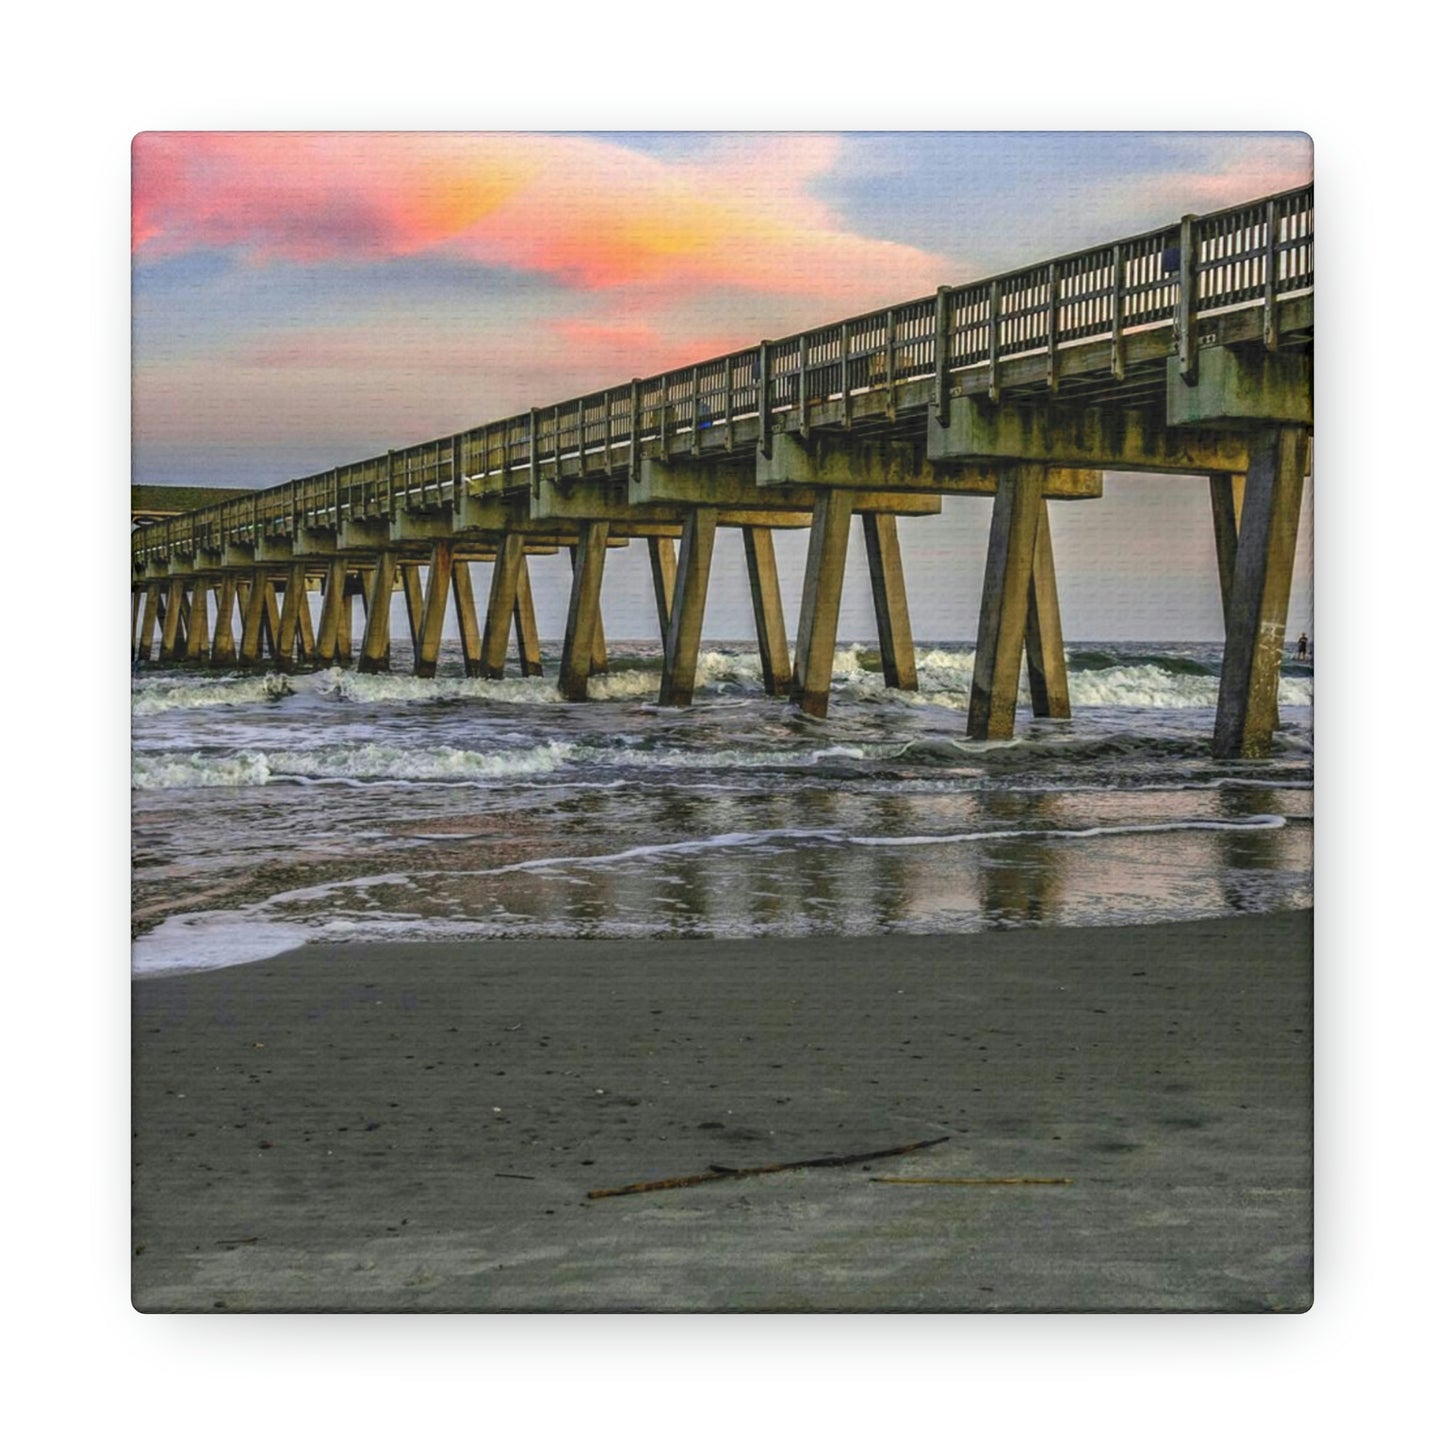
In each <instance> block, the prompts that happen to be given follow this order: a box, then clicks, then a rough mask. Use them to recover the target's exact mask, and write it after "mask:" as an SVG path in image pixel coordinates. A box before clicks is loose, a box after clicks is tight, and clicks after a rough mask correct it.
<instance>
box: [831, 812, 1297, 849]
mask: <svg viewBox="0 0 1445 1445" xmlns="http://www.w3.org/2000/svg"><path fill="white" fill-rule="evenodd" d="M1284 826H1285V819H1283V818H1281V817H1280V816H1279V815H1278V814H1277V813H1260V814H1257V815H1256V816H1255V817H1252V818H1230V819H1227V820H1226V819H1221V818H1182V819H1177V820H1174V821H1171V822H1168V823H1115V824H1100V825H1098V826H1097V827H1094V828H999V829H994V830H991V831H988V830H986V831H983V832H979V833H942V834H936V833H927V834H922V835H919V836H917V837H903V838H864V837H853V836H850V837H848V838H847V839H846V840H845V841H846V842H848V843H852V844H855V845H856V846H857V847H860V848H927V847H937V846H939V845H941V844H948V843H982V842H986V841H993V840H995V839H1007V838H1104V837H1114V836H1122V835H1127V834H1133V833H1251V832H1257V831H1259V830H1261V829H1272V828H1283V827H1284Z"/></svg>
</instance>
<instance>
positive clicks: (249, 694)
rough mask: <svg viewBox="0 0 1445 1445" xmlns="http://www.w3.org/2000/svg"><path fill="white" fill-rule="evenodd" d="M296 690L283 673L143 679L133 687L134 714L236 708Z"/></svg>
mask: <svg viewBox="0 0 1445 1445" xmlns="http://www.w3.org/2000/svg"><path fill="white" fill-rule="evenodd" d="M292 691H293V689H292V686H291V684H290V682H289V681H288V680H287V679H286V678H285V677H283V676H281V674H280V673H265V674H262V675H260V676H256V677H231V676H227V677H194V678H185V679H182V680H177V679H175V678H171V677H165V678H141V679H137V681H136V684H135V685H134V686H133V687H132V689H131V705H130V706H131V713H132V715H133V716H135V717H149V716H152V715H153V714H155V713H162V712H171V711H173V710H174V709H176V708H191V707H234V706H237V705H239V704H244V703H257V702H271V701H275V700H276V699H279V698H283V697H287V696H289V695H290V694H291V692H292Z"/></svg>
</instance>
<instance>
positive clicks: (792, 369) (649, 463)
mask: <svg viewBox="0 0 1445 1445" xmlns="http://www.w3.org/2000/svg"><path fill="white" fill-rule="evenodd" d="M1313 258H1314V193H1313V187H1304V188H1302V189H1299V190H1293V191H1288V192H1284V193H1281V194H1279V195H1275V196H1270V197H1265V198H1263V199H1260V200H1257V201H1252V202H1250V203H1249V204H1247V205H1243V206H1236V207H1232V208H1230V209H1227V210H1223V211H1219V212H1216V213H1213V214H1210V215H1206V216H1185V217H1184V218H1183V219H1182V220H1180V221H1179V222H1178V223H1177V224H1174V225H1171V226H1167V227H1164V228H1162V229H1160V230H1156V231H1152V232H1149V233H1148V234H1145V235H1141V236H1134V237H1130V238H1128V239H1125V240H1121V241H1114V242H1109V243H1107V244H1104V245H1101V246H1096V247H1093V248H1090V249H1088V250H1084V251H1079V252H1075V253H1073V254H1071V255H1068V256H1063V257H1058V258H1055V259H1053V260H1049V261H1044V262H1041V263H1039V264H1037V265H1034V266H1030V267H1027V268H1025V269H1023V270H1018V271H1013V272H1010V273H1008V274H1007V275H1003V276H998V277H993V278H989V279H986V280H982V281H975V282H970V283H969V284H967V285H964V286H955V287H947V286H945V287H940V288H939V290H938V292H937V293H936V294H935V295H933V296H928V297H923V298H920V299H916V300H913V301H908V302H904V303H902V304H900V305H897V306H892V307H888V308H886V309H884V310H882V311H875V312H871V313H869V314H867V315H863V316H857V317H853V318H850V319H848V320H845V321H840V322H836V323H833V324H831V325H828V326H823V327H819V328H816V329H814V330H811V331H808V332H805V333H803V334H801V335H797V336H791V337H788V338H785V339H783V340H779V341H763V342H760V343H759V344H758V345H757V346H755V347H751V348H748V349H747V350H744V351H739V352H734V353H732V354H731V355H728V356H723V357H716V358H713V359H712V360H709V361H705V362H701V363H699V364H697V365H695V366H690V367H684V368H681V369H679V370H676V371H671V372H667V373H665V374H664V375H661V376H654V377H648V378H637V379H634V380H632V381H630V382H628V383H626V384H624V385H621V386H616V387H612V388H609V389H606V390H602V391H596V392H592V393H589V394H588V395H586V396H582V397H576V398H573V399H572V400H570V401H564V402H560V403H556V404H553V405H549V406H545V407H538V408H533V409H532V410H530V411H528V412H526V413H524V414H522V415H519V416H514V417H509V418H506V419H504V420H500V421H495V422H489V423H485V424H483V425H480V426H476V427H472V428H470V429H469V430H466V431H462V432H458V433H456V434H454V435H451V436H447V437H442V438H440V439H438V440H435V441H429V442H423V443H421V444H419V445H414V446H410V447H405V448H403V449H400V450H397V451H389V452H387V453H385V454H384V455H381V456H376V457H371V458H369V459H367V460H365V461H360V462H355V463H351V464H349V465H345V466H339V467H335V468H333V469H331V470H329V471H326V472H322V473H319V474H317V475H315V476H309V477H304V478H301V479H299V480H295V481H289V482H285V483H282V484H281V485H280V486H275V487H270V488H267V489H264V490H260V491H253V492H246V493H241V494H235V493H229V494H224V495H223V496H222V497H221V498H220V499H218V500H216V501H214V502H212V503H211V504H210V505H204V506H198V505H196V491H195V489H177V490H184V491H186V492H187V493H188V495H187V496H185V497H184V498H182V499H180V503H179V506H178V507H177V509H176V510H175V514H174V515H170V514H169V513H170V512H171V510H172V509H171V508H170V507H169V506H168V505H167V498H166V497H165V496H164V495H162V494H163V493H164V492H165V491H166V490H167V489H159V488H138V489H137V493H138V494H139V493H146V494H147V495H146V497H145V498H144V499H143V500H141V499H139V498H138V500H137V501H136V503H135V511H134V515H135V518H136V521H137V522H138V523H139V525H137V526H136V528H135V530H134V531H133V532H132V535H131V557H132V589H133V600H132V646H133V649H134V651H133V655H134V657H135V658H136V660H137V661H139V662H141V663H147V662H151V661H153V660H159V661H160V662H162V663H165V664H168V665H179V664H186V663H189V664H194V665H197V666H218V667H227V668H234V667H277V668H281V669H291V668H295V667H301V666H330V665H336V664H347V665H349V664H351V663H353V662H354V663H355V665H356V666H357V667H358V668H359V669H360V670H362V671H379V670H383V669H386V668H388V667H389V666H390V644H391V639H390V605H389V603H390V598H391V595H392V593H393V591H394V590H400V591H402V592H403V594H404V596H405V599H406V611H407V619H408V626H409V630H410V633H411V640H412V644H413V649H414V655H415V659H416V660H415V664H414V666H415V670H416V672H417V673H418V674H419V675H421V676H430V675H433V674H434V673H435V671H436V665H437V657H438V651H439V647H440V642H441V635H442V627H443V622H444V619H445V613H446V609H447V607H448V606H449V605H450V606H452V607H454V608H455V613H456V618H457V623H458V629H459V631H460V634H461V640H462V649H463V653H464V656H465V659H466V667H467V671H468V672H469V673H470V674H473V675H476V676H483V677H500V676H502V675H503V671H504V668H505V666H506V662H507V655H508V651H509V641H510V639H511V638H512V636H515V653H516V665H517V666H518V668H519V669H520V670H521V672H522V673H523V674H524V675H537V674H539V673H540V671H541V657H540V649H539V646H538V640H537V627H536V620H535V616H534V612H533V605H532V590H531V580H530V574H529V571H528V561H527V559H528V558H529V557H530V556H535V555H539V554H546V553H556V552H557V551H559V550H560V549H562V548H567V549H569V550H570V552H571V555H572V583H571V593H570V598H569V605H568V611H567V624H566V633H565V638H564V642H563V647H562V655H561V661H560V666H559V674H558V680H557V682H558V688H559V690H560V691H561V693H562V695H563V696H564V697H566V698H568V699H569V700H574V701H578V702H581V701H584V700H585V699H586V696H587V681H588V678H589V677H590V676H591V675H593V674H595V673H597V672H600V671H604V670H605V669H606V666H607V643H606V634H605V628H604V624H603V612H602V601H601V598H602V579H603V573H604V569H605V563H606V557H607V553H608V550H609V549H611V548H615V547H620V546H627V545H629V544H630V543H632V542H634V541H638V542H642V543H645V545H646V547H647V549H648V553H649V559H650V563H651V570H652V577H653V583H654V589H655V594H656V601H657V616H658V628H659V633H660V635H661V638H662V640H663V645H664V666H663V676H662V683H661V688H660V695H659V701H660V702H661V703H662V704H664V705H674V706H675V705H685V704H687V703H688V702H690V701H691V699H692V695H693V690H694V686H695V681H696V673H697V662H698V653H699V647H700V644H701V640H702V629H703V618H704V610H705V607H706V602H707V593H708V581H709V576H710V572H711V568H712V556H713V544H714V539H715V537H716V532H717V529H718V528H719V527H736V528H739V529H741V531H742V536H743V544H744V555H745V557H746V562H747V569H748V580H749V584H750V592H751V597H752V602H753V610H754V616H755V621H756V626H757V637H758V649H759V654H760V657H761V659H762V668H763V676H764V680H765V684H766V686H767V687H768V690H769V691H770V692H773V693H775V694H777V695H779V696H786V697H789V698H791V700H792V701H793V702H794V703H795V704H796V705H797V706H798V707H800V708H802V709H803V710H804V711H806V712H808V713H811V714H813V715H816V716H823V715H825V714H826V712H827V707H828V689H829V681H830V675H831V667H832V658H833V654H834V648H835V644H836V641H837V627H838V613H839V603H840V599H841V590H842V583H843V570H844V560H845V556H846V551H847V543H848V535H849V531H850V528H851V525H852V518H853V516H854V514H855V513H856V514H857V515H858V516H859V517H861V519H862V525H863V529H864V539H865V542H866V547H867V557H868V566H869V575H870V579H871V582H872V592H873V601H874V607H875V613H876V617H877V623H878V635H879V644H880V652H881V656H882V665H883V671H884V677H885V681H886V683H887V684H888V685H889V686H890V687H895V688H901V689H909V688H914V687H916V685H917V677H916V669H915V665H914V655H913V637H912V630H911V626H910V622H909V614H908V602H907V596H906V591H905V586H904V575H903V564H902V556H901V553H900V549H899V543H898V529H897V519H898V518H899V517H900V516H904V517H918V516H927V515H931V514H936V513H938V512H939V511H940V510H941V498H943V497H944V496H949V495H964V494H966V495H986V496H992V497H993V499H994V502H993V516H992V522H991V526H990V531H989V540H988V555H987V562H986V567H985V574H984V584H983V595H982V598H981V601H980V607H979V623H978V633H977V654H976V660H975V671H974V679H973V691H972V694H971V697H970V705H969V714H968V731H969V734H970V736H972V737H975V738H1001V737H1008V736H1011V735H1012V732H1013V726H1014V715H1015V711H1016V707H1017V702H1018V699H1017V693H1018V682H1019V677H1020V673H1021V669H1022V666H1023V663H1024V661H1025V659H1026V660H1027V675H1028V686H1029V700H1030V703H1031V705H1032V708H1033V711H1034V713H1035V715H1036V716H1046V717H1065V716H1067V715H1068V711H1069V695H1068V683H1067V677H1066V673H1065V669H1064V640H1063V636H1064V635H1063V627H1062V620H1061V618H1060V614H1059V602H1058V590H1057V586H1056V582H1055V573H1054V559H1053V548H1052V543H1051V535H1050V528H1049V503H1050V502H1051V501H1053V502H1065V501H1087V500H1089V499H1091V498H1097V497H1100V496H1102V494H1103V473H1104V472H1106V471H1135V472H1148V473H1161V474H1166V475H1177V476H1180V477H1186V478H1187V477H1192V478H1201V479H1205V480H1206V481H1207V485H1208V488H1209V495H1210V499H1211V506H1212V515H1213V518H1214V531H1215V541H1216V556H1217V562H1218V568H1219V579H1220V591H1221V602H1222V606H1223V610H1224V616H1225V632H1226V642H1225V658H1224V667H1223V676H1222V679H1221V685H1220V692H1219V703H1218V711H1217V714H1216V719H1215V730H1214V750H1215V752H1216V754H1217V755H1219V756H1221V757H1238V756H1245V757H1248V756H1255V755H1259V754H1261V753H1263V752H1264V751H1266V750H1267V749H1268V748H1269V746H1270V740H1271V736H1272V733H1273V730H1274V728H1275V726H1276V720H1277V694H1278V685H1279V669H1280V661H1281V656H1282V650H1283V643H1284V628H1285V621H1286V612H1287V609H1288V604H1289V588H1290V578H1291V572H1292V567H1293V561H1294V552H1295V544H1296V538H1297V534H1298V525H1299V513H1300V503H1301V498H1302V494H1303V488H1304V483H1305V478H1306V476H1307V475H1308V473H1309V472H1310V470H1311V466H1312V433H1313V420H1314V386H1313V338H1314V259H1313ZM790 527H791V528H808V529H809V543H808V554H807V566H806V571H805V575H804V585H803V591H802V602H801V607H800V611H799V616H798V619H797V627H796V629H795V632H794V646H793V656H792V658H791V660H790V658H789V648H788V633H787V629H786V627H785V623H784V618H783V611H782V599H781V593H780V590H779V586H778V572H777V565H776V561H775V557H774V549H773V531H774V529H777V528H790ZM476 562H486V563H490V564H491V567H492V571H491V584H490V588H489V591H488V595H487V597H486V599H485V604H484V607H483V608H482V610H480V611H479V609H478V599H477V598H476V597H474V595H473V591H472V576H471V571H470V564H472V563H476ZM423 572H425V581H423ZM318 586H319V588H320V591H321V597H322V605H321V609H320V613H319V617H318V618H315V619H313V616H312V612H311V608H310V606H309V605H307V603H306V594H307V590H308V588H315V587H318ZM357 597H359V598H360V599H361V602H362V610H363V615H364V618H365V625H364V628H363V629H362V634H361V636H360V638H359V640H358V639H354V638H353V630H352V622H353V611H354V606H353V599H355V598H357ZM238 622H239V636H238V629H237V623H238Z"/></svg>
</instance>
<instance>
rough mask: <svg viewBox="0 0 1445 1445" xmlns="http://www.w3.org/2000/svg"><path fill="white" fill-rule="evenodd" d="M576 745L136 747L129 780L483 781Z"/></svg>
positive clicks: (150, 783)
mask: <svg viewBox="0 0 1445 1445" xmlns="http://www.w3.org/2000/svg"><path fill="white" fill-rule="evenodd" d="M575 751H576V748H575V746H574V745H573V744H571V743H565V742H555V741H554V742H547V743H541V744H539V745H538V746H536V747H532V748H509V749H506V750H504V751H501V752H495V753H480V752H473V751H470V750H469V749H466V748H450V747H436V748H401V747H396V746H393V745H391V744H387V743H361V744H358V745H354V746H346V745H340V744H338V745H334V746H331V747H324V748H315V749H307V750H304V751H299V750H298V751H284V750H277V751H272V752H262V751H259V750H256V751H249V750H248V751H242V752H237V753H232V754H228V755H224V756H219V757H217V756H210V755H207V754H204V753H143V752H138V753H136V754H135V755H134V756H133V758H132V760H131V787H133V788H138V789H150V788H236V787H257V786H259V785H261V784H264V783H275V782H372V781H382V780H386V781H393V782H463V783H465V782H490V781H493V780H511V779H520V778H529V777H536V776H539V775H543V774H548V773H554V772H557V771H558V770H559V769H561V768H564V767H566V765H567V763H568V760H569V759H570V758H571V757H572V755H573V753H574V752H575Z"/></svg>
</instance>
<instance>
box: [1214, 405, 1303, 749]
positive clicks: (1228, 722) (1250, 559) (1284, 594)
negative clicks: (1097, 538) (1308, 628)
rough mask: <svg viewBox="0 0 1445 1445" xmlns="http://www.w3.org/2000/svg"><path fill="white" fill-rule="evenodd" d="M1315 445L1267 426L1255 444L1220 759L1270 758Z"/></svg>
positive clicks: (1232, 615)
mask: <svg viewBox="0 0 1445 1445" xmlns="http://www.w3.org/2000/svg"><path fill="white" fill-rule="evenodd" d="M1309 445H1310V436H1309V431H1308V430H1307V429H1306V428H1305V427H1303V426H1279V427H1264V428H1261V429H1260V431H1259V432H1258V433H1256V435H1255V436H1254V438H1253V440H1252V442H1251V445H1250V455H1249V471H1248V473H1247V475H1246V478H1245V486H1244V507H1243V510H1242V512H1241V514H1240V519H1239V545H1238V553H1237V555H1236V558H1235V565H1234V577H1233V581H1232V584H1231V587H1230V596H1229V620H1228V625H1227V628H1226V632H1225V641H1224V667H1223V669H1222V675H1221V677H1220V680H1219V704H1218V707H1217V708H1216V711H1215V718H1214V755H1215V756H1216V757H1221V758H1229V757H1244V758H1257V757H1264V756H1265V755H1267V754H1268V752H1269V749H1270V744H1271V739H1272V735H1273V732H1274V728H1275V720H1276V717H1277V715H1278V713H1277V709H1278V701H1279V668H1280V662H1281V660H1282V658H1283V655H1284V629H1285V622H1286V620H1287V616H1288V612H1289V593H1290V583H1291V580H1292V577H1293V572H1294V553H1295V543H1296V539H1297V538H1298V535H1299V514H1300V502H1301V499H1302V497H1303V494H1304V479H1305V472H1306V467H1307V462H1308V455H1309Z"/></svg>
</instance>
